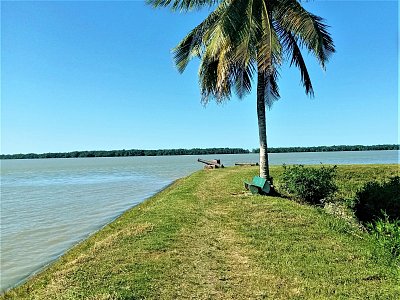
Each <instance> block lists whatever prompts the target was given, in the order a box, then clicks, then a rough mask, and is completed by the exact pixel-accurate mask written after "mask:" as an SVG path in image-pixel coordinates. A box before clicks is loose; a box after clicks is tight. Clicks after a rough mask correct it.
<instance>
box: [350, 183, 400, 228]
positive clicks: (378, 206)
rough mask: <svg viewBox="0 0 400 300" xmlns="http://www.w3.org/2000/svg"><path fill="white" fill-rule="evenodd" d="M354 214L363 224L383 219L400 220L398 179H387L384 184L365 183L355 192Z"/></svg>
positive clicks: (399, 187) (399, 186)
mask: <svg viewBox="0 0 400 300" xmlns="http://www.w3.org/2000/svg"><path fill="white" fill-rule="evenodd" d="M354 213H355V215H356V216H357V218H358V219H359V220H360V221H361V222H364V223H367V222H372V221H374V220H378V219H380V218H383V217H384V216H385V214H386V215H387V218H388V219H389V220H396V219H400V177H399V176H395V177H392V178H389V180H388V181H386V182H382V183H379V182H375V181H370V182H367V183H366V184H365V185H364V187H363V188H361V189H360V190H358V191H357V193H356V197H355V205H354Z"/></svg>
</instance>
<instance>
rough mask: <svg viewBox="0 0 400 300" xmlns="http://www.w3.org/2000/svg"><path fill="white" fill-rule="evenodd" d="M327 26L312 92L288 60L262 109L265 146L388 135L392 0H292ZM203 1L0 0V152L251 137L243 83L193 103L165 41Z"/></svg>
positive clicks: (191, 85)
mask: <svg viewBox="0 0 400 300" xmlns="http://www.w3.org/2000/svg"><path fill="white" fill-rule="evenodd" d="M304 5H305V7H306V8H307V9H309V10H310V11H312V12H314V13H316V14H318V15H320V16H322V17H324V18H325V19H326V20H327V23H328V24H329V25H330V26H331V29H330V31H331V33H332V36H333V39H334V41H335V45H336V48H337V53H336V54H335V55H334V56H333V57H332V59H331V60H330V62H329V64H328V66H327V71H326V72H324V71H322V70H321V69H320V68H319V66H318V64H317V63H316V62H315V60H314V59H312V58H311V57H310V58H309V59H308V66H309V71H310V73H311V78H312V80H313V84H314V89H315V98H314V99H310V98H308V97H307V96H305V94H304V91H303V89H302V87H301V85H300V75H299V73H298V71H297V69H295V68H288V67H284V68H283V69H282V70H281V78H280V81H279V83H280V89H281V96H282V98H281V99H280V100H279V101H278V102H276V103H275V104H274V106H273V107H272V109H271V110H270V111H268V112H267V118H268V142H269V146H271V147H279V146H316V145H334V144H336V145H338V144H350V145H353V144H364V145H370V144H384V143H398V142H399V136H398V134H399V131H398V115H399V109H398V49H397V48H398V7H397V1H314V2H308V3H305V4H304ZM206 14H207V12H206V11H202V12H192V13H186V14H179V13H172V12H170V11H168V10H167V9H157V10H155V9H152V8H151V7H149V6H146V5H145V4H144V2H141V1H125V2H122V1H121V2H117V1H102V2H92V1H74V2H72V1H71V2H53V1H45V2H39V1H32V2H18V1H17V2H14V1H2V2H1V153H3V154H9V153H28V152H36V153H42V152H58V151H60V152H64V151H73V150H111V149H131V148H139V149H162V148H193V147H202V148H203V147H242V148H248V149H252V148H256V147H258V129H257V117H256V102H255V92H253V93H252V94H251V95H249V96H247V97H246V98H245V99H243V100H238V99H237V98H236V97H235V96H234V97H233V98H232V99H231V101H229V102H227V103H226V104H224V105H216V104H214V103H211V104H210V105H208V106H207V107H206V108H204V107H203V106H202V105H201V103H200V94H199V88H198V79H197V68H198V60H193V61H192V63H191V64H190V66H189V67H188V69H187V70H186V72H185V73H184V74H183V75H181V74H179V73H178V72H177V70H176V69H175V67H174V64H173V60H172V55H171V52H170V51H171V49H172V48H173V47H174V46H175V45H176V44H177V43H178V42H179V41H180V39H181V38H183V37H184V36H185V34H186V33H187V32H188V31H189V30H190V29H192V28H193V27H194V26H196V25H197V24H198V23H199V22H200V21H201V20H202V19H203V18H204V17H205V16H206Z"/></svg>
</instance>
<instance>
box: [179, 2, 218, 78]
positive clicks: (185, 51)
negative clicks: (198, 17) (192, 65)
mask: <svg viewBox="0 0 400 300" xmlns="http://www.w3.org/2000/svg"><path fill="white" fill-rule="evenodd" d="M220 14H221V7H218V8H217V9H216V10H215V11H214V12H212V13H211V14H210V15H209V16H208V17H207V18H206V19H205V20H204V21H203V22H201V23H200V24H199V25H198V26H196V27H195V28H194V29H193V30H192V31H191V32H190V33H189V34H188V35H187V36H186V37H184V38H183V39H182V41H181V42H179V44H178V45H177V46H176V47H175V48H174V49H172V53H173V55H174V61H175V64H176V66H177V68H178V71H179V72H180V73H182V72H183V71H184V70H185V69H186V66H187V64H188V63H189V61H190V60H191V59H192V58H193V57H196V56H197V57H200V56H201V54H202V51H203V48H205V47H206V42H205V40H206V37H205V35H206V33H207V32H209V31H211V30H212V28H213V27H214V26H215V24H216V22H217V21H218V18H219V15H220Z"/></svg>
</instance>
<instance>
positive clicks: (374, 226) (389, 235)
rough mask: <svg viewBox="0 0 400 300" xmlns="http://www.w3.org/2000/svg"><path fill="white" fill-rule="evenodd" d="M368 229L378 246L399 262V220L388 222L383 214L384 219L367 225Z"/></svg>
mask: <svg viewBox="0 0 400 300" xmlns="http://www.w3.org/2000/svg"><path fill="white" fill-rule="evenodd" d="M368 228H369V230H370V233H371V234H372V235H373V236H374V237H375V238H376V240H377V242H378V244H379V245H380V246H381V247H382V248H383V249H385V251H388V252H389V253H390V254H391V255H392V257H393V258H395V259H399V260H400V220H394V221H390V220H389V218H388V216H387V215H386V214H385V216H384V219H382V218H379V219H378V220H376V221H374V222H373V223H369V224H368Z"/></svg>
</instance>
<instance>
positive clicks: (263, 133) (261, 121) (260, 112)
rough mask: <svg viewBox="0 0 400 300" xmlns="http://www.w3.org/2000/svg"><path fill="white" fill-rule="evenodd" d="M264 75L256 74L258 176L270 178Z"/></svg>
mask: <svg viewBox="0 0 400 300" xmlns="http://www.w3.org/2000/svg"><path fill="white" fill-rule="evenodd" d="M265 84H266V80H265V75H264V74H263V73H261V72H258V74H257V117H258V134H259V138H260V177H262V178H265V179H267V180H270V176H269V164H268V151H267V150H268V148H267V124H266V118H265Z"/></svg>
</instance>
